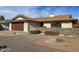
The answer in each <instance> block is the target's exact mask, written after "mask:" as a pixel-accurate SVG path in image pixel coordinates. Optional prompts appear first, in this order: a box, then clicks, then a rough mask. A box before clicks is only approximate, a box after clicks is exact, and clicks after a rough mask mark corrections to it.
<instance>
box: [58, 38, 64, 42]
mask: <svg viewBox="0 0 79 59" xmlns="http://www.w3.org/2000/svg"><path fill="white" fill-rule="evenodd" d="M56 41H57V42H64V39H62V38H57V39H56Z"/></svg>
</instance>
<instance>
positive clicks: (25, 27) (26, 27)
mask: <svg viewBox="0 0 79 59" xmlns="http://www.w3.org/2000/svg"><path fill="white" fill-rule="evenodd" d="M24 32H28V23H27V22H24Z"/></svg>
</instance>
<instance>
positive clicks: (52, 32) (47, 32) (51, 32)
mask: <svg viewBox="0 0 79 59" xmlns="http://www.w3.org/2000/svg"><path fill="white" fill-rule="evenodd" d="M44 33H45V35H58V34H59V32H58V31H45V32H44Z"/></svg>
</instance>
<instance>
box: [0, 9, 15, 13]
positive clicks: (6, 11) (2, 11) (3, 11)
mask: <svg viewBox="0 0 79 59" xmlns="http://www.w3.org/2000/svg"><path fill="white" fill-rule="evenodd" d="M0 13H8V14H14V13H16V11H12V10H0Z"/></svg>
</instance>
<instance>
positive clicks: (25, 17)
mask: <svg viewBox="0 0 79 59" xmlns="http://www.w3.org/2000/svg"><path fill="white" fill-rule="evenodd" d="M18 17H22V18H24V19H29V18H30V17H27V16H25V15H17V16H15V17H14V18H13V19H12V20H16V19H17V18H18Z"/></svg>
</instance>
